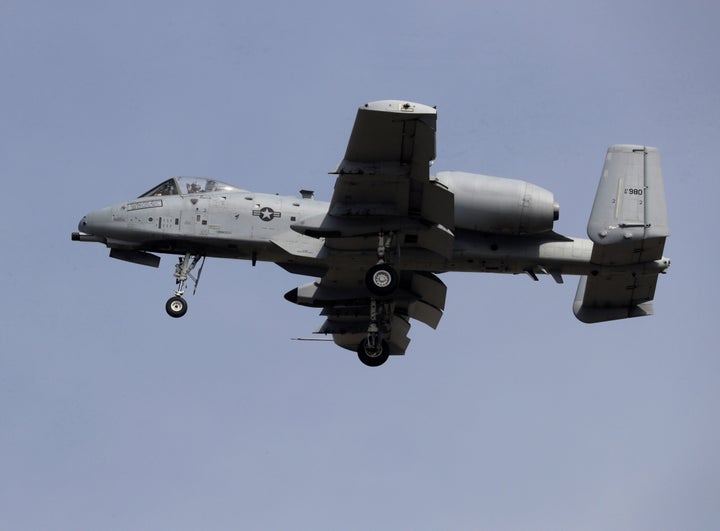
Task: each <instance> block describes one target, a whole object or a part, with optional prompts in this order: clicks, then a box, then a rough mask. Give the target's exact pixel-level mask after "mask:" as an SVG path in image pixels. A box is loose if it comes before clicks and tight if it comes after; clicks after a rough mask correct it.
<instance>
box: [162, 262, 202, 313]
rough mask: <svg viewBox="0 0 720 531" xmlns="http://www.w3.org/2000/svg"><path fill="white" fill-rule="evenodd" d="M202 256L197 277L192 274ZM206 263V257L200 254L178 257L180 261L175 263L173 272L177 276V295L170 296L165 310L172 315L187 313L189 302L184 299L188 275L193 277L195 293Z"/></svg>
mask: <svg viewBox="0 0 720 531" xmlns="http://www.w3.org/2000/svg"><path fill="white" fill-rule="evenodd" d="M200 258H202V263H201V264H200V269H199V270H198V274H197V277H195V276H193V275H192V274H191V271H192V270H193V269H195V266H196V265H197V264H198V262H199V261H200ZM204 265H205V257H204V256H201V255H199V254H192V253H187V254H186V255H185V256H184V257H182V258H179V259H178V263H177V264H175V272H174V273H173V276H174V277H175V284H177V286H176V288H175V296H174V297H170V298H169V299H168V301H167V303H165V311H166V312H167V314H168V315H169V316H170V317H182V316H183V315H185V313H187V309H188V304H187V301H186V300H185V299H183V294H184V293H185V287H186V286H187V281H188V277H189V278H190V279H192V281H193V283H194V284H195V289H194V290H193V293H195V290H196V289H197V285H198V282H200V274H201V273H202V269H203V266H204Z"/></svg>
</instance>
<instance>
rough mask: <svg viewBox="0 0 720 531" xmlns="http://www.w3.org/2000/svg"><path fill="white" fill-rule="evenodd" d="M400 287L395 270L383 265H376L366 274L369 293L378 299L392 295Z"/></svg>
mask: <svg viewBox="0 0 720 531" xmlns="http://www.w3.org/2000/svg"><path fill="white" fill-rule="evenodd" d="M397 285H398V274H397V271H395V268H394V267H392V266H390V265H388V264H385V263H382V264H375V265H374V266H372V267H371V268H370V269H368V272H367V273H366V274H365V286H366V287H367V289H368V291H369V292H370V293H372V294H373V295H377V296H378V297H387V296H388V295H391V294H392V293H393V292H394V291H395V289H396V288H397Z"/></svg>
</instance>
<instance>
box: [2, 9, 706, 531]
mask: <svg viewBox="0 0 720 531" xmlns="http://www.w3.org/2000/svg"><path fill="white" fill-rule="evenodd" d="M719 24H720V8H718V5H717V3H716V2H711V1H709V0H708V1H705V2H702V1H690V2H668V1H665V2H650V1H647V2H638V1H622V2H620V1H618V2H597V1H593V2H574V1H572V2H571V1H567V2H544V3H541V2H531V1H526V2H508V3H505V4H503V3H498V2H476V1H472V2H471V1H466V2H459V1H452V0H445V1H443V2H411V1H400V2H394V1H389V0H388V1H383V2H377V1H372V0H371V1H365V2H352V3H346V2H340V1H327V2H315V1H308V2H289V1H288V2H277V1H262V2H251V1H246V2H230V1H203V2H188V1H173V2H169V1H168V2H154V1H150V2H147V1H143V2H118V3H114V4H113V5H111V4H110V3H108V2H89V1H88V2H76V1H68V2H33V1H22V2H20V1H7V0H5V1H0V75H1V76H2V77H1V81H0V179H1V180H0V182H2V185H3V187H4V189H5V192H4V193H3V201H2V205H3V212H4V214H3V215H2V223H0V235H1V240H0V241H1V242H2V247H1V248H2V255H1V256H2V260H1V262H0V264H1V265H0V268H1V270H0V273H1V275H0V279H1V280H2V288H3V291H2V298H1V302H0V529H32V530H43V529H53V530H56V529H73V530H80V529H88V530H90V529H113V530H114V529H118V530H123V529H133V530H136V529H148V530H156V529H174V530H184V529H188V530H194V529H312V530H317V529H358V530H367V529H414V530H419V529H428V530H430V529H499V530H516V529H598V530H600V529H602V530H606V529H632V530H638V529H652V530H662V529H668V530H675V529H694V530H714V529H719V528H720V509H719V507H720V426H719V425H718V421H719V420H720V407H719V405H720V348H719V347H718V339H719V333H718V329H719V328H720V322H719V320H718V310H717V301H718V298H719V295H720V293H719V290H718V270H717V269H718V262H719V258H720V256H719V255H718V250H717V242H718V204H717V202H718V196H719V195H720V185H719V184H718V168H719V167H720V160H719V159H720V157H719V155H718V153H719V150H720V148H719V145H720V142H719V140H720V125H719V124H720V97H719V96H718V93H719V92H718V85H719V82H720V61H719V60H718V50H720V37H719V35H720V33H719V32H718V30H717V28H718V25H719ZM388 98H397V99H408V100H412V101H418V102H422V103H426V104H429V105H437V108H438V137H437V138H438V159H437V162H436V164H435V166H434V169H435V170H437V171H440V170H451V169H455V170H465V171H473V172H482V173H487V174H491V175H500V176H505V177H515V178H523V179H527V180H530V181H532V182H534V183H536V184H538V185H540V186H543V187H545V188H547V189H549V190H551V191H553V192H554V193H555V197H556V199H557V201H558V202H559V203H560V206H561V217H560V221H559V222H558V223H556V228H557V230H558V231H559V232H562V233H564V234H568V235H571V236H585V227H586V224H587V218H588V215H589V212H590V208H591V206H592V201H593V198H594V194H595V189H596V186H597V182H598V178H599V175H600V170H601V168H602V164H603V160H604V155H605V150H606V149H607V147H608V146H609V145H611V144H615V143H637V144H647V145H651V146H657V147H659V148H660V150H661V156H662V163H663V169H664V174H665V181H666V191H667V195H668V208H669V215H670V227H671V232H672V236H671V238H670V239H669V240H668V243H667V245H666V248H665V254H666V255H668V256H669V257H671V258H672V259H673V265H672V267H671V269H670V270H669V272H668V274H667V275H665V276H663V277H661V278H660V282H659V285H658V290H657V295H656V297H657V298H656V303H655V310H656V315H655V316H653V317H650V318H643V319H633V320H627V321H623V322H613V323H606V324H597V325H584V324H581V323H580V322H578V321H577V320H576V319H575V318H574V316H573V315H572V311H571V306H572V299H573V296H574V294H575V289H576V285H577V280H576V279H575V278H572V277H570V278H566V283H565V284H564V285H556V284H555V283H554V282H553V280H552V279H550V278H549V277H545V278H542V279H541V282H532V281H531V280H530V279H529V278H528V277H526V276H522V275H521V276H493V275H472V274H445V275H443V276H442V278H443V280H444V281H445V282H446V283H447V285H448V298H447V308H446V312H445V316H444V318H443V320H442V322H441V323H440V326H439V328H438V330H436V331H432V330H430V329H428V328H427V327H425V326H424V325H422V324H420V323H415V324H414V326H413V329H412V330H411V338H412V343H411V346H410V348H409V350H408V353H407V355H406V356H405V357H404V358H391V359H390V361H389V362H388V363H387V364H386V365H384V366H383V367H381V368H380V369H369V368H367V367H365V366H363V365H361V364H360V362H359V361H358V360H357V357H356V356H355V355H354V354H352V353H350V352H348V351H344V350H341V349H339V348H337V347H335V346H334V345H333V344H332V343H309V342H295V341H290V339H289V338H291V337H298V336H308V335H309V334H310V332H312V330H314V328H315V327H316V326H317V325H318V324H319V323H320V322H322V318H321V317H320V316H319V315H317V312H316V311H315V310H313V309H307V308H301V307H298V306H295V305H292V304H289V303H287V302H286V301H285V300H284V299H283V298H282V295H283V294H284V293H285V292H286V291H288V290H289V289H292V288H293V287H295V286H297V285H300V284H304V283H306V282H307V281H308V279H307V278H306V277H299V276H293V275H290V274H289V273H287V272H285V271H283V270H281V269H280V268H278V267H277V266H274V265H273V264H258V266H257V267H255V268H252V267H251V265H250V264H249V263H248V262H240V261H229V260H225V261H223V260H217V259H210V260H208V262H207V264H206V265H205V270H204V272H203V278H202V282H201V284H200V287H199V290H198V292H197V295H196V296H194V297H192V296H191V297H189V303H190V309H189V312H188V314H187V316H186V317H185V318H184V319H180V320H174V319H170V318H169V317H168V316H167V315H166V314H165V311H164V304H165V300H166V299H167V298H168V297H169V296H170V295H171V294H172V290H173V288H174V281H173V278H172V275H171V273H172V268H173V264H174V262H175V258H173V257H165V258H164V259H163V261H162V263H161V265H160V268H159V269H151V268H145V267H142V266H137V265H134V264H128V263H124V262H120V261H117V260H111V259H109V258H108V256H107V255H108V252H107V249H105V248H103V247H102V246H100V245H98V244H81V243H77V242H71V241H70V233H71V232H72V231H73V230H77V223H78V221H79V220H80V218H81V217H82V216H83V215H84V214H85V213H86V212H88V211H90V210H94V209H97V208H100V207H103V206H108V205H111V204H115V203H119V202H121V201H123V200H126V199H129V198H133V197H136V196H137V195H139V194H141V193H143V192H144V191H145V190H147V189H149V188H150V187H152V186H153V185H155V184H157V183H159V182H161V181H163V180H164V179H167V178H168V177H171V176H173V175H200V176H208V177H214V178H217V179H221V180H225V181H228V182H230V183H233V184H236V185H238V186H241V187H243V188H247V189H250V190H254V191H265V192H273V193H274V192H278V193H281V194H296V193H297V191H298V190H300V189H301V188H310V189H313V190H315V191H316V197H317V198H318V199H324V200H328V199H329V198H330V196H331V193H332V187H333V176H331V175H327V172H328V171H329V170H331V169H332V168H333V167H334V166H335V164H337V162H338V161H339V160H340V159H341V158H342V155H343V153H344V149H345V146H346V144H347V140H348V137H349V134H350V128H351V126H352V123H353V120H354V117H355V112H356V108H357V107H358V106H359V105H361V104H363V103H365V102H367V101H373V100H377V99H388Z"/></svg>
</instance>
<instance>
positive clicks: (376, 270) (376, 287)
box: [365, 232, 400, 297]
mask: <svg viewBox="0 0 720 531" xmlns="http://www.w3.org/2000/svg"><path fill="white" fill-rule="evenodd" d="M392 239H393V233H392V232H391V233H390V234H388V235H387V236H386V235H385V234H384V233H382V232H381V233H379V234H378V247H377V258H378V261H377V264H375V265H374V266H372V267H371V268H370V269H368V271H367V273H366V274H365V287H367V289H368V291H369V292H370V293H372V294H373V295H375V296H377V297H387V296H389V295H392V294H393V293H394V292H395V289H396V288H397V286H398V281H399V278H400V277H399V276H398V273H397V271H396V270H395V268H394V267H392V266H391V265H390V264H388V263H386V262H385V252H386V251H387V249H388V248H389V247H390V245H391V244H392Z"/></svg>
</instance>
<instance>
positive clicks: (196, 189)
mask: <svg viewBox="0 0 720 531" xmlns="http://www.w3.org/2000/svg"><path fill="white" fill-rule="evenodd" d="M187 191H188V193H189V194H197V193H200V192H202V189H201V188H200V185H199V184H198V183H192V184H188V185H187Z"/></svg>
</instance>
